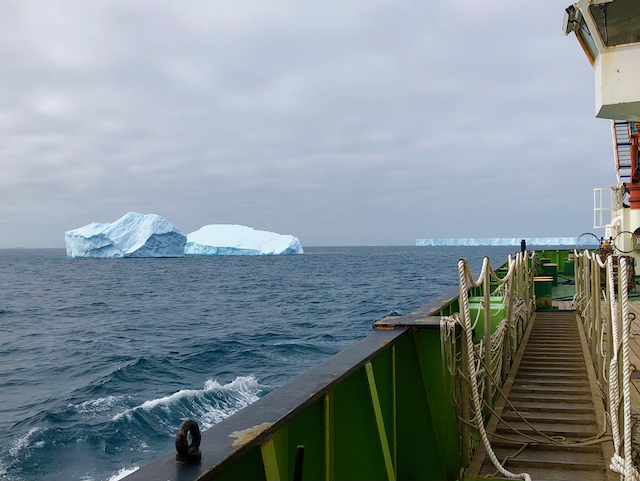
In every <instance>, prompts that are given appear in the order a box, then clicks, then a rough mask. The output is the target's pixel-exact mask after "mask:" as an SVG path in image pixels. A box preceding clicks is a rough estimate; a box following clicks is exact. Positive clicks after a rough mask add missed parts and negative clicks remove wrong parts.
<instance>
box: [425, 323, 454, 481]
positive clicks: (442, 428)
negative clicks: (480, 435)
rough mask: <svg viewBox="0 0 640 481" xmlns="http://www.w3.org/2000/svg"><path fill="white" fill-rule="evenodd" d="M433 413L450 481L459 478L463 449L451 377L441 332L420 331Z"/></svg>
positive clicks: (441, 453)
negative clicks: (443, 364) (445, 358)
mask: <svg viewBox="0 0 640 481" xmlns="http://www.w3.org/2000/svg"><path fill="white" fill-rule="evenodd" d="M413 338H414V341H415V344H416V346H417V355H418V360H419V364H420V368H421V369H420V370H421V375H422V379H423V383H424V386H425V390H426V393H427V401H428V403H429V412H430V413H431V419H432V422H433V426H434V431H435V434H436V437H437V442H438V446H439V451H440V457H441V459H442V463H443V467H444V469H445V472H446V474H447V479H450V480H453V479H456V478H457V477H458V475H459V471H460V463H461V456H460V453H461V447H460V442H459V435H458V423H457V420H456V416H455V410H454V408H453V404H452V397H451V377H450V375H449V372H448V371H447V369H443V366H442V357H441V341H440V332H439V331H436V330H433V329H420V330H417V331H414V332H413Z"/></svg>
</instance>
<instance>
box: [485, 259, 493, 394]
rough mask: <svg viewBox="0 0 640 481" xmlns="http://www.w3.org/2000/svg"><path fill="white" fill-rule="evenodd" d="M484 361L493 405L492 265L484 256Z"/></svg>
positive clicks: (486, 391) (487, 387) (488, 391)
mask: <svg viewBox="0 0 640 481" xmlns="http://www.w3.org/2000/svg"><path fill="white" fill-rule="evenodd" d="M484 262H485V269H484V280H483V284H484V286H483V287H484V363H485V369H486V370H487V376H486V389H485V397H486V400H487V405H488V406H493V403H492V402H491V400H492V399H493V389H492V385H491V379H490V375H491V272H490V269H491V267H490V266H491V265H490V264H489V258H488V257H485V258H484Z"/></svg>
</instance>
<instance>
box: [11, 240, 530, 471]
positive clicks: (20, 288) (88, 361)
mask: <svg viewBox="0 0 640 481" xmlns="http://www.w3.org/2000/svg"><path fill="white" fill-rule="evenodd" d="M516 249H518V248H515V247H342V248H341V247H331V248H329V247H326V248H325V247H316V248H313V247H307V248H305V254H304V255H298V256H256V257H240V256H218V257H186V258H180V259H69V258H67V257H66V254H65V251H64V250H63V249H43V250H35V249H34V250H32V249H24V250H0V479H19V480H109V479H110V480H115V479H118V478H119V477H121V476H123V475H124V474H126V473H128V472H131V471H132V470H134V469H136V467H138V466H141V465H144V464H146V463H148V462H149V461H151V460H153V459H154V458H156V457H158V456H159V455H160V454H163V453H165V452H167V451H169V450H172V449H173V443H174V440H175V437H174V436H175V432H176V430H177V427H178V426H179V425H180V423H181V422H182V420H184V419H187V418H194V419H196V420H197V421H198V422H199V423H200V425H201V426H202V427H203V428H207V427H210V426H213V425H214V424H216V423H218V422H220V421H221V420H222V419H224V418H225V417H227V416H229V415H231V414H232V413H234V412H235V411H237V410H238V409H241V408H242V407H244V406H246V405H247V404H250V403H252V402H253V401H255V400H257V399H258V398H260V397H261V396H263V395H265V394H266V393H268V392H269V391H271V390H273V389H275V388H276V387H278V386H281V385H283V384H285V383H286V382H287V381H289V380H291V379H292V378H294V377H296V376H298V375H299V374H301V373H303V372H305V371H307V370H308V369H310V368H311V367H313V366H316V365H317V364H319V363H321V362H322V361H323V360H325V359H327V358H328V357H330V356H332V355H334V354H336V353H337V352H339V351H341V350H343V349H345V348H346V347H348V346H349V345H351V344H353V343H354V342H355V341H357V340H359V339H361V338H363V337H364V336H366V335H368V334H369V333H370V332H371V323H372V322H374V321H376V320H378V319H380V318H382V317H384V316H387V315H389V314H405V313H408V312H410V311H412V310H414V309H416V308H417V307H419V306H420V305H421V304H424V303H425V302H427V301H428V300H429V299H430V298H432V297H434V296H436V295H440V294H442V293H444V292H446V291H447V290H449V289H450V288H452V287H455V286H456V285H457V268H456V264H457V260H458V258H460V257H467V258H468V259H469V260H470V261H471V264H472V267H473V269H474V273H475V274H476V275H477V274H478V273H479V269H480V266H481V260H482V257H483V256H485V255H489V256H490V257H491V259H492V261H493V262H494V263H502V262H503V261H504V260H505V259H506V256H507V254H508V253H509V252H514V251H515V250H516Z"/></svg>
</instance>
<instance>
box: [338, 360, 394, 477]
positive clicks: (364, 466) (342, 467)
mask: <svg viewBox="0 0 640 481" xmlns="http://www.w3.org/2000/svg"><path fill="white" fill-rule="evenodd" d="M333 401H334V410H333V416H334V422H333V427H334V436H333V442H334V446H333V455H334V470H335V479H340V480H386V479H387V472H386V469H385V465H384V460H383V453H382V449H381V447H380V439H379V435H378V431H377V428H376V422H375V414H374V411H373V406H372V404H371V395H370V392H369V386H368V384H367V379H366V375H365V372H364V368H360V369H358V370H357V371H355V372H354V373H353V374H352V375H351V376H349V377H348V378H347V379H345V380H344V381H342V382H341V383H340V384H338V385H337V386H336V387H335V389H334V390H333Z"/></svg>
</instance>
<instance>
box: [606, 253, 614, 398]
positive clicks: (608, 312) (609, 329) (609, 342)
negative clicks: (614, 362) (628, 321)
mask: <svg viewBox="0 0 640 481" xmlns="http://www.w3.org/2000/svg"><path fill="white" fill-rule="evenodd" d="M605 283H606V289H605V296H604V299H605V302H606V303H607V305H606V306H605V311H604V312H605V315H606V317H607V353H606V355H605V358H604V363H605V364H604V368H605V376H604V381H605V382H608V379H609V364H610V362H611V356H612V355H613V337H612V329H613V325H612V323H611V322H612V318H611V294H610V293H609V289H610V287H609V286H610V285H611V284H610V282H609V263H608V262H607V267H606V270H605ZM604 393H605V396H606V398H607V404H606V406H609V405H610V402H611V401H610V399H609V389H605V390H604Z"/></svg>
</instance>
